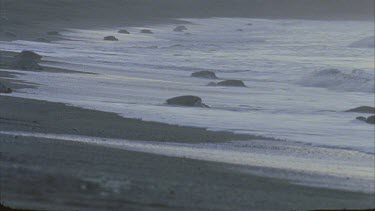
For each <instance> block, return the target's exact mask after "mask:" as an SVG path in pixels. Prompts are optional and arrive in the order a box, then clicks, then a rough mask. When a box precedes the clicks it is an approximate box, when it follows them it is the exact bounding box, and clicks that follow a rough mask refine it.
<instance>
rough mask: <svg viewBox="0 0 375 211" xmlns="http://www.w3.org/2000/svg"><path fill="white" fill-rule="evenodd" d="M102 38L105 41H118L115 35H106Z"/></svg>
mask: <svg viewBox="0 0 375 211" xmlns="http://www.w3.org/2000/svg"><path fill="white" fill-rule="evenodd" d="M104 40H107V41H118V39H117V38H116V37H115V36H106V37H104Z"/></svg>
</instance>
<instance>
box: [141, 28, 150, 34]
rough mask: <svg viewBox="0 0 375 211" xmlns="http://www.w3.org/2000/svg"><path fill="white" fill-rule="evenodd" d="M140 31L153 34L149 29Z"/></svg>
mask: <svg viewBox="0 0 375 211" xmlns="http://www.w3.org/2000/svg"><path fill="white" fill-rule="evenodd" d="M141 33H144V34H153V32H152V31H151V30H150V29H142V30H141Z"/></svg>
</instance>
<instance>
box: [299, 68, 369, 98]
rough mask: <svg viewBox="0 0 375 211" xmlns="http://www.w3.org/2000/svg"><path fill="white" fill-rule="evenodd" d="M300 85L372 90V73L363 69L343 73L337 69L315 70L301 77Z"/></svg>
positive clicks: (344, 89) (349, 90)
mask: <svg viewBox="0 0 375 211" xmlns="http://www.w3.org/2000/svg"><path fill="white" fill-rule="evenodd" d="M299 84H300V85H302V86H311V87H322V88H328V89H332V90H337V91H347V92H369V93H373V92H374V74H371V73H368V72H365V71H364V70H352V71H351V72H350V73H344V72H342V71H340V70H338V69H324V70H320V71H315V72H313V73H311V74H308V75H306V76H304V77H303V78H302V80H301V81H300V82H299Z"/></svg>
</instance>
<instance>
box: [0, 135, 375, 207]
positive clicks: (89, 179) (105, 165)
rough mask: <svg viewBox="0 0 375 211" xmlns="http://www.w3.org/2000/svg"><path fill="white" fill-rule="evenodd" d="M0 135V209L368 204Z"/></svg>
mask: <svg viewBox="0 0 375 211" xmlns="http://www.w3.org/2000/svg"><path fill="white" fill-rule="evenodd" d="M0 137H1V138H0V140H1V142H0V143H1V154H2V159H1V172H2V175H1V187H2V193H1V194H2V203H3V204H5V205H7V206H11V207H17V208H28V209H38V210H42V209H45V210H126V209H127V210H129V209H132V210H309V209H334V208H336V209H338V208H340V209H342V208H362V209H364V208H371V207H373V206H374V202H373V195H371V194H364V193H356V192H349V191H338V190H329V189H324V188H312V187H306V186H300V185H294V184H291V183H289V182H288V181H285V180H279V179H270V178H265V177H258V176H253V175H250V174H247V173H243V172H240V171H235V170H233V168H232V167H233V166H232V165H227V164H221V163H215V162H206V161H197V160H191V159H184V158H174V157H167V156H158V155H152V154H146V153H139V152H130V151H126V150H121V149H113V148H106V147H101V146H96V145H90V144H82V143H74V142H67V141H60V140H50V139H35V138H28V137H12V136H4V135H2V136H0ZM243 168H245V167H243ZM247 168H250V167H247ZM26 175H27V176H26Z"/></svg>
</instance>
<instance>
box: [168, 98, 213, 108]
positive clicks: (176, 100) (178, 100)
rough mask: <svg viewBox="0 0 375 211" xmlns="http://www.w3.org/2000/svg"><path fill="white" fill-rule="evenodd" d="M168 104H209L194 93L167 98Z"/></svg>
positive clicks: (191, 105)
mask: <svg viewBox="0 0 375 211" xmlns="http://www.w3.org/2000/svg"><path fill="white" fill-rule="evenodd" d="M167 104H168V105H179V106H190V107H206V108H208V106H207V105H205V104H203V103H202V99H201V98H200V97H197V96H193V95H184V96H179V97H173V98H170V99H168V100H167Z"/></svg>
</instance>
